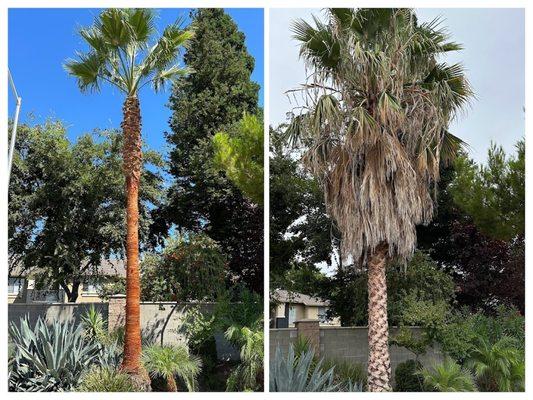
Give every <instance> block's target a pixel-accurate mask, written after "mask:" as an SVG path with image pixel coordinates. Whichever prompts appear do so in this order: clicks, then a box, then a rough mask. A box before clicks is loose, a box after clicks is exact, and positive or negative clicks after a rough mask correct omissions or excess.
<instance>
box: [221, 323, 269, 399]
mask: <svg viewBox="0 0 533 400" xmlns="http://www.w3.org/2000/svg"><path fill="white" fill-rule="evenodd" d="M262 322H263V320H262V319H258V320H257V321H256V323H255V324H254V325H253V326H252V327H251V328H249V327H247V326H244V327H239V326H230V327H229V328H228V329H227V330H226V333H225V336H226V339H228V340H229V341H230V343H232V344H234V345H235V346H238V347H240V362H239V365H238V366H237V367H236V368H235V369H234V370H233V371H232V372H231V374H230V376H229V378H228V380H227V386H226V389H227V390H228V391H262V389H263V358H264V342H265V341H264V334H263V323H262Z"/></svg>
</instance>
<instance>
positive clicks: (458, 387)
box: [419, 357, 477, 392]
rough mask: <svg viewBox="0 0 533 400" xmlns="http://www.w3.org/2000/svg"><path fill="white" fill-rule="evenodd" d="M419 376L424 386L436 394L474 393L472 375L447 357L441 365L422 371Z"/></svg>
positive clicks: (475, 388)
mask: <svg viewBox="0 0 533 400" xmlns="http://www.w3.org/2000/svg"><path fill="white" fill-rule="evenodd" d="M419 374H420V375H421V376H422V378H423V379H424V384H425V385H427V386H428V387H430V388H432V389H433V390H435V391H437V392H476V391H477V387H476V384H475V383H474V377H473V376H472V373H471V372H470V371H469V370H467V369H464V368H461V366H460V365H459V364H457V363H456V362H455V361H454V360H453V359H451V358H449V357H447V358H445V359H444V361H443V362H442V363H441V364H437V365H435V366H434V367H433V368H431V369H422V370H421V371H420V372H419Z"/></svg>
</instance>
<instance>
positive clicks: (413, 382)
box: [394, 360, 427, 392]
mask: <svg viewBox="0 0 533 400" xmlns="http://www.w3.org/2000/svg"><path fill="white" fill-rule="evenodd" d="M421 369H422V364H421V363H420V361H416V360H407V361H404V362H402V363H400V364H398V366H397V367H396V371H395V372H394V380H395V383H396V386H395V388H394V391H395V392H425V391H426V390H427V389H426V386H425V385H424V379H423V378H422V377H421V376H420V374H419V373H418V372H419V371H420V370H421Z"/></svg>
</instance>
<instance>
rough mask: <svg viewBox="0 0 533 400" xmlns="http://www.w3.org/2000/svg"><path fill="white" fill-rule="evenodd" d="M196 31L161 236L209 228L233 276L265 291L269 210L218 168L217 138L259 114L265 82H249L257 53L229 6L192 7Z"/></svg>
mask: <svg viewBox="0 0 533 400" xmlns="http://www.w3.org/2000/svg"><path fill="white" fill-rule="evenodd" d="M191 17H192V21H193V22H192V25H193V26H194V32H195V37H194V38H193V39H192V40H191V41H190V46H189V48H188V49H187V52H186V53H185V55H184V62H185V63H186V65H187V66H188V67H190V68H192V69H193V70H194V71H195V73H194V74H191V75H189V76H188V77H186V78H184V79H182V80H180V82H178V83H177V84H176V85H174V90H173V93H172V96H171V97H170V108H171V110H172V117H171V119H170V126H171V129H172V131H171V132H170V133H168V134H167V140H168V143H169V144H170V146H171V150H170V164H169V173H170V175H171V177H172V178H173V183H172V185H171V187H170V188H169V191H168V194H167V202H166V206H165V207H163V208H161V209H158V210H157V211H156V212H155V215H156V217H155V219H156V224H155V225H154V227H153V229H154V232H156V233H159V234H160V236H159V237H160V238H163V237H164V236H165V235H166V232H167V231H168V229H169V228H170V227H171V226H172V225H175V226H176V227H177V229H178V230H180V231H194V232H203V233H205V234H207V235H208V236H209V237H211V238H212V239H213V240H216V241H217V242H218V243H219V244H220V246H221V248H222V250H223V252H224V253H226V254H227V255H228V256H229V260H230V261H229V268H230V270H231V271H232V276H233V278H234V279H235V280H236V281H238V282H243V283H245V284H246V285H247V286H248V287H249V288H251V289H253V290H255V291H257V292H262V287H263V211H262V208H261V207H257V205H256V204H254V203H252V202H251V201H249V200H248V199H246V198H245V197H244V196H243V194H242V193H241V191H240V190H239V188H238V187H237V186H236V185H235V184H233V183H232V182H231V181H230V180H229V179H228V178H227V177H226V176H225V174H224V173H222V172H218V171H216V169H214V168H212V165H213V146H212V137H213V136H214V135H215V134H216V133H217V132H220V131H226V130H227V129H230V127H231V126H232V125H233V124H235V123H236V122H237V121H239V120H240V119H241V118H242V115H243V112H247V113H249V114H253V115H256V114H258V112H259V109H258V105H257V101H258V91H259V85H258V84H257V83H255V82H252V81H251V80H250V75H251V73H252V71H253V69H254V59H253V57H252V56H251V55H250V54H249V53H248V51H247V49H246V46H245V41H244V39H245V37H244V34H243V33H242V32H240V31H239V30H238V28H237V25H236V24H235V22H233V20H232V19H231V17H230V16H229V15H227V14H226V13H225V12H224V10H223V9H207V8H201V9H198V10H195V11H193V12H192V13H191Z"/></svg>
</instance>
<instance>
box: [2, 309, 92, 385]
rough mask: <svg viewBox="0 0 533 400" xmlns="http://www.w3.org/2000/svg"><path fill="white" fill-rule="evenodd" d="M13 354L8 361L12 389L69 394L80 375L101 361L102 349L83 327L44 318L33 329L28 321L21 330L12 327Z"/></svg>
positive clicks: (25, 321)
mask: <svg viewBox="0 0 533 400" xmlns="http://www.w3.org/2000/svg"><path fill="white" fill-rule="evenodd" d="M9 336H10V339H11V341H12V342H13V348H14V352H13V355H12V358H11V359H10V360H9V364H8V369H9V390H10V391H27V392H45V391H46V392H49V391H68V390H72V389H73V388H75V387H76V386H77V385H78V383H79V379H80V376H81V374H82V373H83V372H84V371H86V370H87V369H89V368H90V367H91V365H92V364H94V363H96V362H97V361H98V354H99V352H100V348H99V346H98V345H97V344H96V343H94V342H92V341H90V340H88V339H87V338H86V337H85V336H84V334H83V327H82V326H81V325H78V326H75V325H74V324H73V323H70V322H57V321H56V322H54V323H53V324H52V325H47V324H46V323H45V322H44V321H43V320H42V319H41V318H39V319H38V320H37V323H36V324H35V327H34V328H33V329H32V328H31V327H30V324H29V322H28V319H27V318H22V319H21V320H20V327H19V326H17V325H16V324H15V323H11V324H10V325H9Z"/></svg>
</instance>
